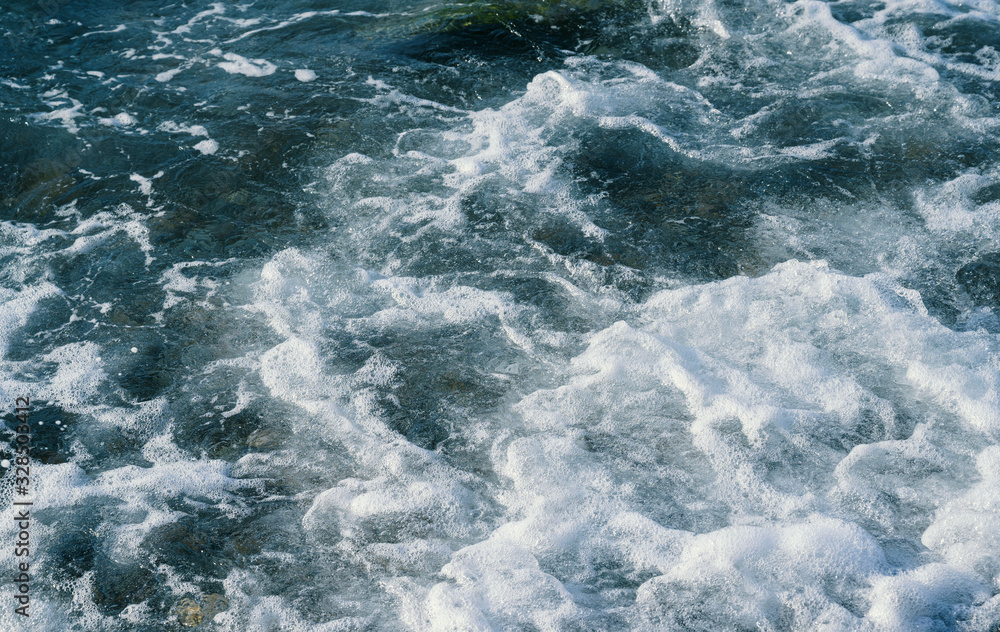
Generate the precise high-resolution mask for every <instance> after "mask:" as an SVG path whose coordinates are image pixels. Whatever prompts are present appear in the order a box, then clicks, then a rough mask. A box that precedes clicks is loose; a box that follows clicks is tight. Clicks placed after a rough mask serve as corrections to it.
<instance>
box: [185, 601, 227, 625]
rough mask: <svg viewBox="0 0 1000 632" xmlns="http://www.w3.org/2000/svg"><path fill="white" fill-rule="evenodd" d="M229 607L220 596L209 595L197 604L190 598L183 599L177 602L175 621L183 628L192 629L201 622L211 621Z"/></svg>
mask: <svg viewBox="0 0 1000 632" xmlns="http://www.w3.org/2000/svg"><path fill="white" fill-rule="evenodd" d="M228 607H229V601H228V600H227V599H226V598H225V597H223V596H222V595H218V594H215V593H210V594H207V595H205V596H204V597H202V598H201V602H200V603H199V602H197V601H195V600H194V599H191V598H190V597H185V598H184V599H181V600H180V601H179V602H177V606H176V607H175V608H174V614H176V615H177V621H178V623H180V624H181V625H183V626H186V627H189V628H193V627H196V626H199V625H201V624H202V623H203V622H207V621H211V620H212V619H213V618H214V617H215V615H217V614H219V613H220V612H222V611H223V610H225V609H226V608H228Z"/></svg>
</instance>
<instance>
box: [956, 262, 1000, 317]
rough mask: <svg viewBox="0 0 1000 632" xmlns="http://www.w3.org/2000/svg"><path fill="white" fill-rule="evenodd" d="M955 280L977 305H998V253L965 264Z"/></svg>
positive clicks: (999, 263) (999, 266) (999, 271)
mask: <svg viewBox="0 0 1000 632" xmlns="http://www.w3.org/2000/svg"><path fill="white" fill-rule="evenodd" d="M955 278H956V279H957V280H958V283H959V284H960V285H961V286H962V287H963V288H964V289H965V291H966V292H968V293H969V296H970V297H972V300H973V301H975V302H976V304H977V305H989V306H995V305H1000V252H991V253H989V254H986V255H983V256H981V257H979V258H978V259H976V260H975V261H972V262H970V263H967V264H965V265H964V266H962V267H961V268H959V270H958V274H956V275H955Z"/></svg>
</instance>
